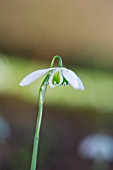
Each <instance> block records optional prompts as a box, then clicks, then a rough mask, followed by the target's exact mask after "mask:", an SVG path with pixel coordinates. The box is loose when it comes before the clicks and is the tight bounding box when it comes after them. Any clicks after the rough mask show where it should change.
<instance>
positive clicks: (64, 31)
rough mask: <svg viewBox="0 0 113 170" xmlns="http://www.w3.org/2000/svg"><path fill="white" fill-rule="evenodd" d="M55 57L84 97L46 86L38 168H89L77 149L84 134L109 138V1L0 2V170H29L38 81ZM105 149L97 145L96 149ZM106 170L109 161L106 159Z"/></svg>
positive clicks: (112, 12) (112, 115)
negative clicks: (30, 78) (27, 79)
mask: <svg viewBox="0 0 113 170" xmlns="http://www.w3.org/2000/svg"><path fill="white" fill-rule="evenodd" d="M54 55H60V56H61V57H62V59H63V64H64V66H65V67H67V68H69V69H72V70H73V71H75V72H76V73H77V75H78V76H79V77H80V78H81V80H82V81H83V84H84V86H85V91H84V92H81V91H76V90H74V89H73V88H72V87H55V88H54V89H51V88H50V87H48V89H47V93H46V98H45V105H44V112H43V121H42V127H41V133H40V146H39V156H38V163H37V165H38V170H75V169H77V170H84V169H85V170H86V169H87V170H92V169H93V166H94V160H92V159H84V158H82V157H81V155H80V154H79V151H78V146H79V144H80V142H81V141H82V140H83V139H84V138H86V137H87V136H88V135H92V134H98V133H100V134H105V135H106V134H107V135H110V136H111V137H112V136H113V1H110V0H108V1H107V0H105V1H102V0H98V1H97V0H96V1H90V0H67V1H64V0H60V1H59V0H57V1H55V0H46V1H43V0H38V1H36V0H20V1H17V0H15V1H14V0H10V1H8V0H4V1H0V170H15V169H16V170H28V169H30V162H31V154H32V146H33V138H34V131H35V124H36V118H37V111H38V90H39V87H40V85H41V82H42V80H43V78H40V80H37V81H36V82H34V83H33V84H31V85H29V86H28V87H19V82H20V81H21V80H22V78H23V77H24V76H26V75H27V74H29V73H30V72H32V71H35V70H37V69H43V68H48V67H49V65H50V62H51V59H52V57H53V56H54ZM103 147H104V146H103ZM108 165H109V170H112V169H113V162H112V161H109V162H108Z"/></svg>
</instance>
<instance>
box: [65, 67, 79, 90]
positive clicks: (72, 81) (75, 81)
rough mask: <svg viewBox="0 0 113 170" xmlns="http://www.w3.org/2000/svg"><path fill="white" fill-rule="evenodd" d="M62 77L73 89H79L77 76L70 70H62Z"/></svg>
mask: <svg viewBox="0 0 113 170" xmlns="http://www.w3.org/2000/svg"><path fill="white" fill-rule="evenodd" d="M62 71H63V76H64V77H65V79H66V80H67V81H68V82H69V83H70V84H71V86H72V87H73V88H75V89H79V82H78V76H77V75H76V74H75V73H74V72H73V71H71V70H69V69H66V68H63V69H62Z"/></svg>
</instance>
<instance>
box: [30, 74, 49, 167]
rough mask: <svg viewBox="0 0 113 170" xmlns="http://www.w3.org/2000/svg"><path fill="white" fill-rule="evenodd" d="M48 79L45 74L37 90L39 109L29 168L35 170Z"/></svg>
mask: <svg viewBox="0 0 113 170" xmlns="http://www.w3.org/2000/svg"><path fill="white" fill-rule="evenodd" d="M48 79H49V75H47V76H46V78H45V79H44V81H43V83H42V85H41V87H40V90H39V111H38V118H37V123H36V131H35V136H34V146H33V153H32V161H31V170H36V162H37V153H38V144H39V133H40V126H41V120H42V112H43V103H44V97H45V92H46V89H47V84H46V83H45V82H46V81H47V80H48Z"/></svg>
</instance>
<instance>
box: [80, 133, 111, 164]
mask: <svg viewBox="0 0 113 170" xmlns="http://www.w3.org/2000/svg"><path fill="white" fill-rule="evenodd" d="M78 151H79V153H80V155H81V156H82V157H83V158H90V159H94V160H96V161H98V162H99V161H102V160H104V161H108V162H109V161H112V160H113V138H112V137H111V136H110V135H105V134H101V133H98V134H94V135H89V136H88V137H86V138H85V139H84V140H83V141H82V142H81V143H80V145H79V147H78Z"/></svg>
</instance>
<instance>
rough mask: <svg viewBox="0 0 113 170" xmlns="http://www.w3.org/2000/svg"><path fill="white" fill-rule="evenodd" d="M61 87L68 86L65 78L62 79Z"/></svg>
mask: <svg viewBox="0 0 113 170" xmlns="http://www.w3.org/2000/svg"><path fill="white" fill-rule="evenodd" d="M62 85H64V86H68V85H69V82H68V81H67V80H66V79H65V77H63V81H62Z"/></svg>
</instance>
